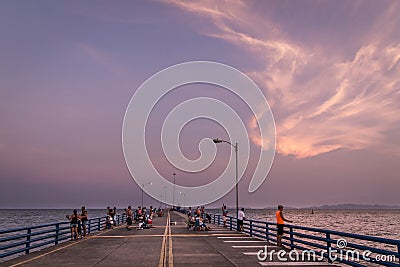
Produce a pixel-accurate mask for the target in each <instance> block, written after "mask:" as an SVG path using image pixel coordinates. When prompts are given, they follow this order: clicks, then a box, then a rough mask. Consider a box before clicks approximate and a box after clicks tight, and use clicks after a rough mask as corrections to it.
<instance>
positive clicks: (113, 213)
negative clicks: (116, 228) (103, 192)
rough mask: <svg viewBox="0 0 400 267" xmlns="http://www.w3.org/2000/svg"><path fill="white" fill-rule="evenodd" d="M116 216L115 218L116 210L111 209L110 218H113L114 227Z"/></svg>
mask: <svg viewBox="0 0 400 267" xmlns="http://www.w3.org/2000/svg"><path fill="white" fill-rule="evenodd" d="M116 216H117V208H116V207H114V209H113V210H112V212H111V217H112V218H113V221H114V225H117V220H116Z"/></svg>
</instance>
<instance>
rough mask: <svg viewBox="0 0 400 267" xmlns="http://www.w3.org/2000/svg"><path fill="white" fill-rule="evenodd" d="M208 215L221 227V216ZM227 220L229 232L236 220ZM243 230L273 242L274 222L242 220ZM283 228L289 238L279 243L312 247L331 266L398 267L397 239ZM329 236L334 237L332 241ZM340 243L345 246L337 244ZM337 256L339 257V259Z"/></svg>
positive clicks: (234, 225)
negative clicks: (379, 266)
mask: <svg viewBox="0 0 400 267" xmlns="http://www.w3.org/2000/svg"><path fill="white" fill-rule="evenodd" d="M210 215H211V223H214V224H217V225H222V224H223V221H222V215H220V214H210ZM226 218H227V220H226V227H227V228H229V229H230V230H233V229H236V225H237V218H236V217H232V216H226ZM271 226H272V227H271ZM243 227H244V228H243V232H244V233H246V234H248V235H250V236H255V237H258V238H261V239H264V240H266V241H271V242H276V237H277V230H278V229H277V227H276V223H273V222H267V221H260V220H250V219H245V220H244V221H243ZM284 228H285V230H284V233H285V234H287V235H288V236H283V237H282V244H284V245H286V246H288V247H289V248H290V249H291V250H293V249H299V250H300V251H301V250H302V251H304V250H308V251H310V250H314V248H318V249H320V251H315V252H316V254H318V255H320V256H321V258H322V257H323V258H325V259H326V260H328V262H330V263H332V262H334V261H338V262H340V263H344V264H346V265H350V266H367V265H365V264H366V263H368V264H371V263H374V264H377V265H383V266H398V267H399V266H400V263H399V261H400V240H396V239H389V238H382V237H374V236H368V235H360V234H352V233H347V232H340V231H335V230H329V229H321V228H312V227H304V226H299V225H293V224H287V225H286V224H285V226H284ZM315 234H317V235H315ZM332 236H334V237H336V238H333V237H332ZM344 237H345V238H350V239H351V242H347V240H345V239H344ZM343 241H344V242H345V244H340V243H339V242H343ZM362 241H367V242H374V243H375V244H377V245H380V247H373V246H372V245H370V244H368V245H365V243H366V242H364V244H360V242H361V243H362ZM339 245H340V246H339ZM334 246H335V247H334ZM350 248H351V249H350ZM355 249H356V250H357V251H356V250H355ZM353 252H354V253H355V252H361V253H359V257H358V258H357V257H354V255H356V256H357V254H351V253H353ZM365 252H368V256H367V257H366V258H363V257H362V256H361V255H363V254H362V253H365ZM369 252H370V253H369ZM332 253H337V254H336V257H333V258H334V259H332ZM350 254H351V255H352V256H353V257H352V258H351V257H350V258H351V259H349V258H348V257H345V258H343V257H342V256H343V255H347V256H348V255H350ZM337 255H341V256H340V257H338V256H337ZM377 256H382V257H381V259H383V258H385V259H389V260H382V261H377V260H376V257H377Z"/></svg>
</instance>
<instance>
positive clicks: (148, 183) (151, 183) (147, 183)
mask: <svg viewBox="0 0 400 267" xmlns="http://www.w3.org/2000/svg"><path fill="white" fill-rule="evenodd" d="M148 184H150V185H152V184H153V183H151V182H150V183H145V184H142V209H143V189H144V186H145V185H148Z"/></svg>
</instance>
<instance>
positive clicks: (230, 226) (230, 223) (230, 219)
mask: <svg viewBox="0 0 400 267" xmlns="http://www.w3.org/2000/svg"><path fill="white" fill-rule="evenodd" d="M229 228H230V230H231V231H232V228H233V227H232V217H230V218H229Z"/></svg>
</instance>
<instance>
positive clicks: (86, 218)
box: [80, 206, 88, 237]
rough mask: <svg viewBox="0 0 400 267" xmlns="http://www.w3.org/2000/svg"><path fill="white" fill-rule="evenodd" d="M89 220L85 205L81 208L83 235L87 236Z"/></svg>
mask: <svg viewBox="0 0 400 267" xmlns="http://www.w3.org/2000/svg"><path fill="white" fill-rule="evenodd" d="M87 220H88V213H87V210H86V208H85V206H83V207H82V208H81V223H82V235H81V236H82V237H86V222H87ZM80 234H81V233H80Z"/></svg>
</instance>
